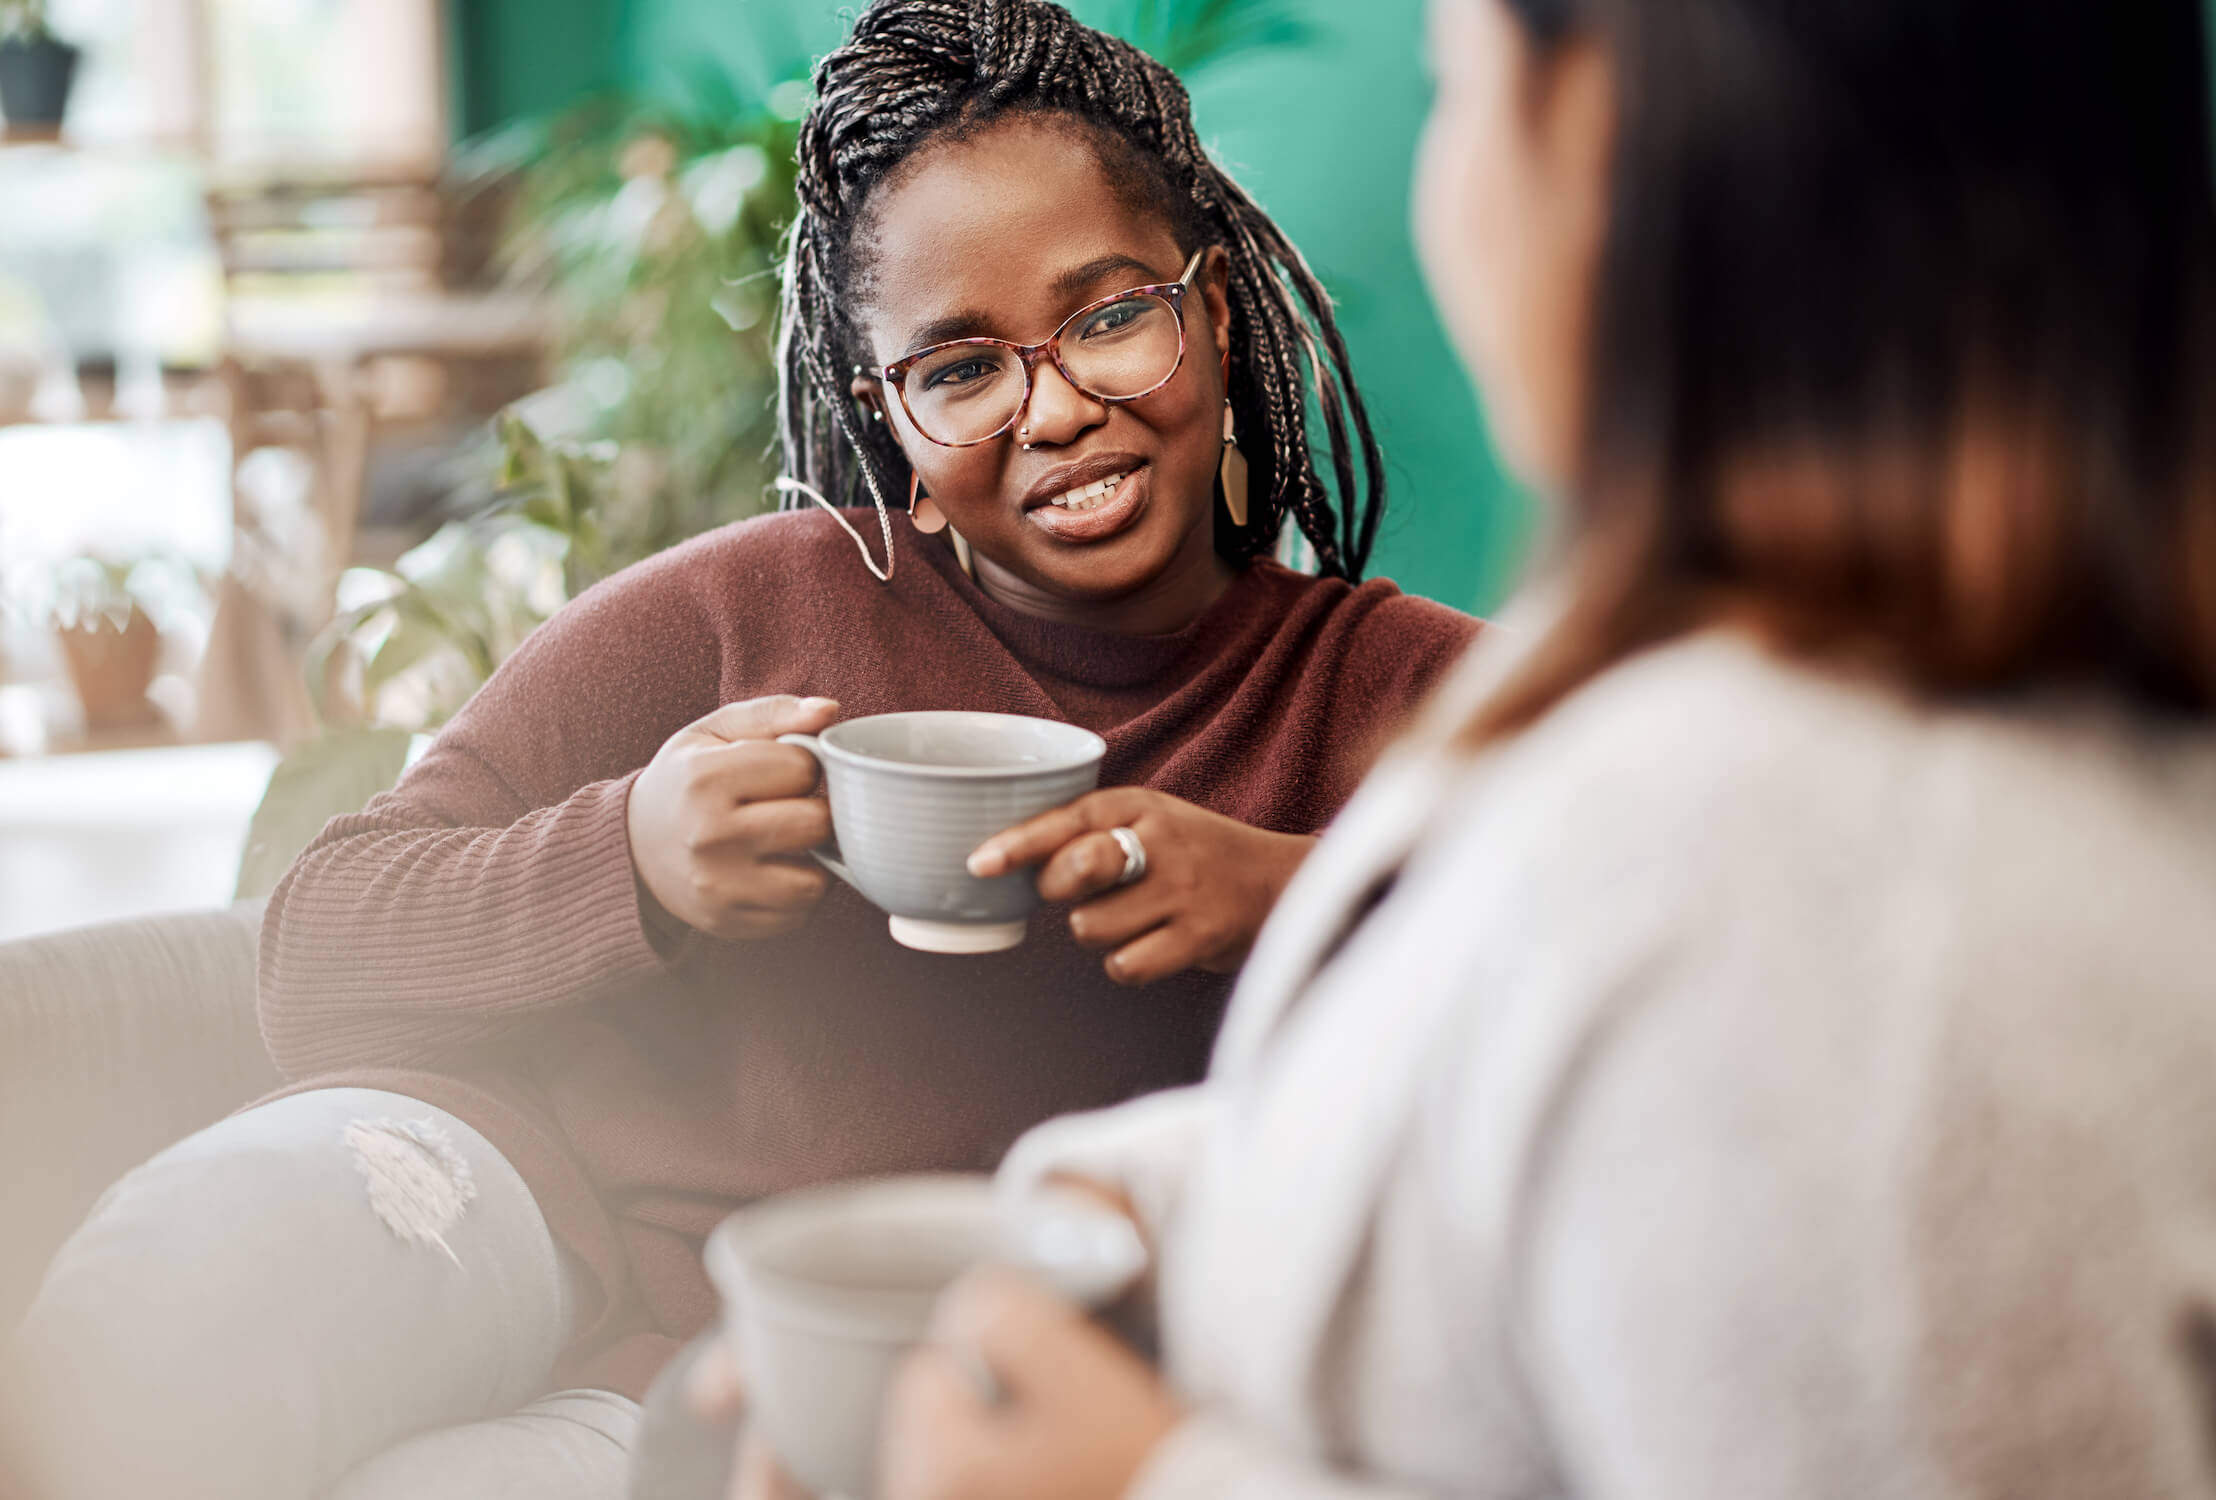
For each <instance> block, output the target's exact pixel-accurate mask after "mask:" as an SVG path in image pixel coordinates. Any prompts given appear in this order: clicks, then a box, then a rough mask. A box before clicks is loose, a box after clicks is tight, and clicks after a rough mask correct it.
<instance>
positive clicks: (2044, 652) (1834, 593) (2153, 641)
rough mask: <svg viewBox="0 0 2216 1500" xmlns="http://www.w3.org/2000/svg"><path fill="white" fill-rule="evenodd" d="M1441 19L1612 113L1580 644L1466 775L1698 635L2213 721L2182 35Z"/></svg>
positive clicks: (2039, 7)
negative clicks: (1738, 632)
mask: <svg viewBox="0 0 2216 1500" xmlns="http://www.w3.org/2000/svg"><path fill="white" fill-rule="evenodd" d="M1463 3H1477V4H1505V5H1507V6H1508V8H1509V10H1510V11H1511V12H1512V13H1514V14H1515V15H1516V16H1517V17H1518V19H1519V20H1520V21H1521V22H1522V23H1523V24H1524V27H1525V29H1526V31H1527V33H1528V34H1529V36H1530V37H1531V38H1532V40H1533V41H1534V43H1535V45H1536V48H1537V50H1538V52H1539V54H1540V55H1541V56H1542V57H1544V55H1545V53H1546V51H1547V49H1549V48H1551V47H1555V46H1558V45H1561V44H1563V43H1564V42H1565V41H1566V40H1569V39H1579V40H1591V41H1593V42H1597V43H1598V44H1599V45H1600V46H1601V47H1602V48H1603V49H1604V50H1605V52H1606V54H1607V55H1608V57H1609V58H1610V60H1611V64H1612V67H1613V70H1614V73H1615V77H1616V88H1617V96H1618V97H1617V109H1618V123H1617V145H1616V158H1615V162H1614V164H1613V168H1612V172H1613V181H1612V184H1611V189H1610V212H1611V222H1610V227H1609V234H1608V241H1607V244H1606V246H1605V248H1604V251H1603V256H1602V267H1601V271H1600V273H1599V278H1598V285H1597V287H1596V291H1595V296H1596V299H1597V301H1596V308H1595V333H1594V342H1593V346H1592V348H1591V349H1590V350H1589V351H1588V355H1587V357H1588V364H1589V368H1590V371H1591V377H1590V380H1589V382H1588V389H1589V391H1590V392H1591V395H1590V399H1589V405H1588V408H1587V411H1586V413H1585V414H1584V422H1585V426H1584V443H1583V453H1582V457H1581V472H1580V474H1579V475H1578V477H1577V482H1576V483H1575V485H1574V493H1573V494H1572V495H1571V496H1570V497H1569V500H1568V506H1567V510H1568V514H1567V517H1566V525H1565V526H1564V529H1563V534H1562V538H1561V547H1562V549H1563V550H1562V554H1561V555H1560V556H1559V557H1558V558H1557V559H1556V562H1557V563H1558V564H1559V565H1560V566H1561V568H1562V569H1563V570H1564V573H1565V575H1566V583H1567V586H1568V590H1569V595H1570V603H1569V606H1568V612H1567V614H1566V616H1565V617H1564V618H1563V619H1562V620H1561V621H1560V622H1559V624H1558V625H1557V626H1556V627H1555V628H1554V629H1553V630H1552V631H1551V632H1550V633H1549V635H1548V636H1547V637H1546V638H1545V639H1544V640H1543V641H1541V642H1540V643H1539V644H1538V645H1537V646H1536V647H1535V649H1534V652H1533V655H1532V656H1531V657H1530V658H1529V659H1528V660H1527V661H1526V663H1525V664H1524V666H1523V668H1522V670H1521V671H1520V673H1519V675H1518V676H1517V677H1516V678H1515V679H1514V680H1513V681H1511V682H1510V683H1509V684H1508V685H1507V686H1506V687H1505V689H1504V690H1503V691H1502V692H1501V693H1500V694H1498V695H1496V696H1495V697H1494V699H1493V700H1492V701H1491V702H1490V703H1489V704H1487V705H1486V707H1485V708H1484V709H1482V710H1481V711H1480V713H1479V714H1478V716H1477V718H1476V719H1475V720H1474V721H1473V722H1471V723H1470V724H1467V725H1464V726H1462V729H1461V732H1460V736H1459V737H1460V738H1461V740H1462V741H1463V742H1464V743H1466V744H1472V745H1474V744H1481V743H1484V742H1486V741H1488V740H1490V739H1493V738H1497V737H1498V736H1500V735H1503V734H1507V733H1511V732H1514V731H1515V730H1517V729H1520V728H1522V727H1524V726H1527V725H1529V724H1530V723H1531V722H1532V721H1534V720H1535V719H1537V718H1538V717H1540V716H1541V715H1543V714H1544V713H1546V712H1547V711H1548V710H1549V709H1551V708H1552V707H1553V706H1555V705H1556V704H1558V703H1559V702H1561V701H1562V699H1563V698H1565V697H1566V696H1568V695H1569V694H1570V693H1572V692H1574V691H1576V690H1577V689H1578V688H1579V687H1580V686H1582V685H1583V684H1584V683H1586V682H1588V681H1590V680H1591V679H1592V678H1594V677H1595V676H1597V675H1598V674H1600V673H1601V672H1603V671H1605V670H1607V669H1608V668H1609V667H1610V666H1612V665H1613V664H1615V663H1617V662H1619V661H1621V660H1623V659H1624V658H1625V657H1627V656H1629V655H1631V654H1632V653H1634V652H1637V651H1639V650H1641V649H1642V648H1644V647H1647V646H1650V645H1654V644H1657V643H1659V642H1662V641H1665V640H1668V639H1671V638H1673V637H1676V636H1679V635H1682V634H1684V633H1686V632H1688V631H1691V630H1694V629H1697V628H1700V627H1701V626H1703V625H1706V624H1710V623H1714V622H1717V621H1719V620H1722V619H1739V620H1743V621H1745V622H1747V623H1749V624H1752V625H1754V626H1756V627H1757V628H1759V629H1760V630H1761V631H1762V632H1763V633H1765V634H1766V635H1767V636H1768V637H1769V638H1770V639H1772V640H1773V641H1774V642H1776V643H1778V644H1780V645H1782V646H1784V647H1786V648H1787V649H1789V650H1791V651H1794V652H1797V653H1800V654H1802V655H1804V656H1810V657H1846V658H1853V659H1855V660H1857V661H1859V662H1863V663H1867V664H1870V665H1873V666H1875V667H1877V668H1879V669H1880V670H1882V671H1883V672H1885V673H1886V674H1888V675H1889V676H1891V677H1893V678H1894V679H1896V680H1899V681H1902V682H1905V683H1907V684H1910V685H1911V686H1913V687H1916V688H1918V689H1922V690H1924V691H1928V692H1933V693H1939V694H1946V695H1952V696H1958V697H1968V696H1981V695H1997V694H2006V693H2010V692H2015V691H2022V690H2032V689H2038V688H2043V687H2048V686H2054V685H2059V684H2076V685H2081V686H2090V687H2093V688H2095V689H2097V690H2099V691H2102V692H2105V693H2107V694H2109V695H2111V696H2112V697H2114V698H2117V699H2121V700H2123V701H2127V702H2130V703H2132V704H2134V705H2136V706H2140V707H2142V708H2148V709H2153V710H2159V711H2167V712H2172V713H2176V714H2182V715H2187V716H2194V717H2206V716H2209V715H2210V714H2212V713H2216V419H2212V413H2216V170H2212V165H2211V148H2210V118H2209V87H2208V78H2207V62H2206V58H2207V55H2208V54H2207V52H2206V50H2205V47H2206V38H2205V34H2204V24H2205V23H2204V21H2203V18H2202V13H2201V0H2136V3H2133V4H2129V5H2121V4H2118V3H2116V0H2038V3H2037V4H2033V5H2026V4H2024V3H2022V0H1679V3H1675V4H1670V5H1653V4H1646V3H1640V0H1463ZM1542 65H1543V64H1542Z"/></svg>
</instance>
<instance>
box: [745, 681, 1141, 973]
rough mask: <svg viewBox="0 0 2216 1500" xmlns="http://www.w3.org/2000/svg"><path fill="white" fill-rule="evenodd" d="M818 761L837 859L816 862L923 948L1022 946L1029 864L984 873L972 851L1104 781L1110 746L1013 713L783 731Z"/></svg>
mask: <svg viewBox="0 0 2216 1500" xmlns="http://www.w3.org/2000/svg"><path fill="white" fill-rule="evenodd" d="M779 740H780V741H781V742H782V743H784V744H787V745H798V746H799V747H800V748H801V749H803V750H806V751H808V752H809V753H810V754H812V755H813V756H815V758H816V760H817V762H818V763H819V764H821V765H822V767H823V779H824V784H825V786H826V787H827V788H828V790H829V791H830V794H831V826H832V829H833V831H834V833H835V834H836V836H837V838H838V841H839V850H838V854H837V856H836V857H833V856H832V855H830V854H818V855H817V856H816V857H817V858H818V859H819V860H821V861H822V862H823V865H824V868H826V869H828V870H829V871H830V872H831V873H832V874H834V875H836V876H838V877H839V878H840V879H841V880H843V881H845V882H846V883H847V884H849V885H851V886H853V887H854V888H855V889H856V890H858V891H860V892H861V893H862V894H863V895H864V896H866V897H868V898H869V900H870V901H871V903H872V904H874V905H875V906H877V907H878V908H879V909H880V910H882V911H884V912H885V913H886V914H887V915H888V916H890V918H891V921H892V934H893V937H894V939H895V940H897V941H898V942H901V943H903V944H905V945H906V946H908V947H910V948H920V949H922V950H923V951H925V952H927V953H997V952H999V951H1000V950H1001V949H1003V948H1013V947H1015V946H1016V944H1018V943H1020V942H1022V941H1023V935H1024V922H1025V918H1027V917H1028V916H1030V914H1031V912H1032V910H1033V909H1034V908H1035V907H1037V906H1038V904H1039V889H1038V885H1037V882H1036V880H1035V878H1034V876H1033V874H1032V872H1031V871H1029V870H1016V871H1012V872H1010V873H1009V874H1006V875H997V876H995V877H993V878H992V879H990V880H980V879H978V878H977V877H976V876H975V875H972V874H970V872H969V867H968V861H969V857H970V855H971V854H972V853H973V852H975V850H976V849H977V846H978V845H980V844H982V843H984V842H985V841H986V840H987V839H989V838H991V837H992V836H993V835H994V834H996V833H1001V832H1004V831H1006V830H1007V829H1009V828H1012V827H1014V826H1015V825H1016V824H1018V823H1021V822H1023V821H1025V820H1026V819H1028V818H1035V817H1037V816H1038V815H1039V814H1040V813H1043V812H1047V811H1050V810H1051V809H1053V808H1057V807H1060V806H1062V805H1063V804H1064V803H1067V802H1073V801H1075V800H1076V799H1077V798H1079V797H1082V796H1084V795H1085V794H1086V793H1087V792H1089V791H1091V790H1092V789H1093V788H1094V787H1096V786H1098V785H1099V784H1100V758H1101V756H1102V755H1104V754H1106V753H1107V749H1108V747H1107V744H1106V743H1105V742H1104V741H1103V740H1102V739H1101V738H1100V736H1099V735H1097V734H1094V733H1092V732H1091V731H1090V730H1085V729H1079V728H1078V727H1077V726H1076V725H1074V724H1061V723H1057V722H1055V721H1054V720H1052V719H1031V718H1025V717H1023V716H1021V715H1018V714H981V713H964V712H933V713H905V714H877V715H875V716H873V717H871V718H866V719H849V720H847V721H846V722H845V723H843V724H834V725H832V726H831V727H830V728H829V729H826V730H825V731H824V732H823V733H822V734H820V735H813V734H787V735H780V736H779Z"/></svg>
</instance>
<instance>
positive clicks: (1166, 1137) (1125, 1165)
mask: <svg viewBox="0 0 2216 1500" xmlns="http://www.w3.org/2000/svg"><path fill="white" fill-rule="evenodd" d="M1214 1108H1215V1095H1214V1094H1213V1093H1211V1091H1210V1090H1209V1089H1208V1087H1207V1086H1206V1085H1205V1084H1201V1085H1196V1086H1194V1087H1191V1088H1182V1089H1170V1090H1167V1091H1165V1092H1162V1093H1159V1094H1149V1095H1147V1096H1146V1097H1145V1098H1142V1099H1134V1100H1132V1101H1131V1102H1130V1103H1128V1104H1122V1105H1118V1106H1117V1107H1116V1108H1114V1109H1103V1110H1096V1111H1093V1112H1092V1113H1090V1114H1082V1115H1065V1116H1063V1117H1062V1118H1060V1119H1058V1120H1049V1121H1047V1122H1046V1123H1045V1124H1044V1125H1040V1126H1038V1127H1037V1128H1035V1129H1033V1130H1032V1131H1030V1132H1029V1133H1028V1134H1026V1135H1025V1136H1024V1137H1023V1138H1022V1139H1021V1140H1019V1141H1017V1142H1016V1144H1015V1145H1014V1146H1013V1147H1011V1148H1010V1149H1009V1152H1008V1156H1007V1159H1006V1160H1004V1161H1003V1162H1002V1163H1001V1166H1000V1173H999V1186H1000V1189H1001V1191H1002V1192H1005V1193H1014V1194H1022V1193H1028V1192H1030V1191H1032V1190H1033V1189H1035V1188H1037V1187H1038V1186H1039V1185H1040V1184H1041V1183H1042V1182H1044V1181H1045V1180H1046V1179H1048V1178H1050V1177H1054V1176H1060V1175H1068V1176H1072V1177H1085V1178H1090V1179H1092V1180H1093V1181H1095V1182H1100V1183H1105V1184H1108V1185H1110V1186H1113V1187H1116V1188H1120V1189H1121V1190H1122V1191H1123V1193H1124V1195H1125V1196H1126V1197H1128V1198H1129V1199H1130V1200H1131V1206H1132V1208H1133V1209H1134V1210H1135V1211H1136V1212H1137V1214H1138V1217H1139V1227H1140V1228H1141V1229H1143V1230H1144V1231H1145V1232H1146V1237H1147V1240H1148V1242H1149V1243H1151V1244H1156V1245H1159V1244H1161V1243H1162V1234H1163V1231H1164V1229H1165V1228H1166V1227H1167V1226H1168V1223H1169V1220H1170V1216H1171V1214H1172V1213H1174V1212H1175V1210H1176V1205H1177V1198H1178V1194H1179V1192H1180V1190H1181V1189H1182V1188H1183V1187H1184V1183H1185V1175H1186V1171H1187V1169H1188V1167H1189V1165H1190V1163H1191V1161H1192V1155H1193V1152H1194V1150H1195V1148H1196V1147H1197V1146H1198V1144H1199V1142H1200V1137H1201V1133H1202V1131H1203V1129H1204V1128H1205V1126H1206V1124H1207V1121H1208V1118H1209V1114H1210V1111H1211V1110H1213V1109H1214Z"/></svg>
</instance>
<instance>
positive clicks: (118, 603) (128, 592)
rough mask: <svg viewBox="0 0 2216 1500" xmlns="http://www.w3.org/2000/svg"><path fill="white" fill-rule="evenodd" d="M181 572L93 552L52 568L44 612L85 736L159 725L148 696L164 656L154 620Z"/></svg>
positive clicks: (165, 565)
mask: <svg viewBox="0 0 2216 1500" xmlns="http://www.w3.org/2000/svg"><path fill="white" fill-rule="evenodd" d="M180 570H182V565H180V564H170V563H167V562H165V561H163V560H162V559H160V558H139V559H136V560H133V561H130V562H117V561H113V560H110V559H107V558H102V557H96V556H90V555H87V556H81V557H73V558H70V559H69V560H68V561H66V562H63V563H61V564H59V565H57V566H56V567H55V569H54V572H53V576H52V578H51V580H50V581H49V588H50V590H51V598H50V601H49V603H48V606H47V614H48V618H49V619H50V621H51V623H52V625H53V628H54V634H55V637H56V639H57V640H58V641H59V642H60V644H61V651H62V662H63V665H65V666H66V667H67V668H68V669H69V681H70V686H72V687H73V688H75V689H76V690H77V702H78V704H79V705H80V706H81V707H82V708H83V710H84V718H85V728H86V729H87V730H88V731H94V732H97V731H101V730H115V729H136V728H142V727H144V726H146V725H149V724H154V723H158V722H159V721H160V719H161V712H160V710H159V709H157V708H156V707H155V706H154V704H153V703H152V702H151V701H149V700H148V698H147V696H146V690H147V689H148V688H150V687H152V686H153V684H154V674H155V671H156V669H157V667H158V666H159V664H160V659H161V647H162V632H161V627H160V626H159V625H157V624H156V623H155V622H156V619H157V617H158V616H160V615H162V614H165V613H166V612H167V609H168V606H169V601H170V600H171V598H172V596H173V595H174V594H175V592H176V589H177V586H178V585H177V582H176V579H175V577H174V575H176V574H177V573H178V572H179V571H180ZM183 571H186V572H188V573H189V570H183Z"/></svg>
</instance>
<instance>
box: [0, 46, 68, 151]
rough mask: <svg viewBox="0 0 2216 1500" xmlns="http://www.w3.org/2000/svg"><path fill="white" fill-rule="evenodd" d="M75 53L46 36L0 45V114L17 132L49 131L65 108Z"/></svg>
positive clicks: (58, 123)
mask: <svg viewBox="0 0 2216 1500" xmlns="http://www.w3.org/2000/svg"><path fill="white" fill-rule="evenodd" d="M77 57H78V52H77V49H76V48H75V47H72V46H70V45H69V43H67V42H58V41H56V40H54V38H52V37H50V36H41V37H33V38H32V39H31V40H29V41H22V40H20V39H18V40H14V41H6V42H0V113H4V114H5V115H6V116H7V117H8V124H10V125H11V126H15V127H17V128H19V129H30V130H52V129H54V128H56V127H58V126H59V125H60V124H61V123H62V115H63V113H64V112H65V111H67V109H68V108H69V88H70V85H71V84H73V83H75V82H76V81H77Z"/></svg>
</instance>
